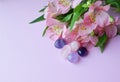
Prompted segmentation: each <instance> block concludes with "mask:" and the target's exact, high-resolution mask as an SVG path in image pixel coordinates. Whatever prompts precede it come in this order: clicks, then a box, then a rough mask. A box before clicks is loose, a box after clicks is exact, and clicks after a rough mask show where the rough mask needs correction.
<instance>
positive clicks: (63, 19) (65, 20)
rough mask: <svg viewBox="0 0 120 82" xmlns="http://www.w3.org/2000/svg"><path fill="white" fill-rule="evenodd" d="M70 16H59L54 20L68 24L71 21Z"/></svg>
mask: <svg viewBox="0 0 120 82" xmlns="http://www.w3.org/2000/svg"><path fill="white" fill-rule="evenodd" d="M71 17H72V14H68V15H66V16H59V17H57V18H56V19H58V20H59V21H61V22H68V21H70V20H71Z"/></svg>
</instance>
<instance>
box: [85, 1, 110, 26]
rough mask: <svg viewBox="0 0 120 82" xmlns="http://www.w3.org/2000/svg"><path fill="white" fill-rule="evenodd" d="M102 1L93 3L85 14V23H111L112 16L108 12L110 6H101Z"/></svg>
mask: <svg viewBox="0 0 120 82" xmlns="http://www.w3.org/2000/svg"><path fill="white" fill-rule="evenodd" d="M101 4H102V1H97V2H95V3H94V4H92V5H91V6H90V8H89V10H88V12H87V13H85V15H84V22H85V24H87V25H89V24H91V23H96V24H97V25H98V26H99V27H104V26H107V25H109V24H110V16H109V14H108V13H107V11H108V10H109V8H110V6H109V5H106V6H101Z"/></svg>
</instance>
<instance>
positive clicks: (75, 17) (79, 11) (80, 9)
mask: <svg viewBox="0 0 120 82" xmlns="http://www.w3.org/2000/svg"><path fill="white" fill-rule="evenodd" d="M87 1H88V0H83V1H82V2H81V3H80V4H79V5H77V6H76V7H75V9H74V10H73V16H72V19H71V23H70V30H72V28H73V26H74V24H75V22H76V21H77V20H78V19H79V18H80V17H82V15H83V14H84V13H85V12H86V11H87V10H88V7H87V6H84V4H86V3H87Z"/></svg>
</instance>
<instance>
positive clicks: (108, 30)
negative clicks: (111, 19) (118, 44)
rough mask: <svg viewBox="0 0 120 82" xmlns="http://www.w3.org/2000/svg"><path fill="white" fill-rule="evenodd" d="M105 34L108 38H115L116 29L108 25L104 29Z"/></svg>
mask: <svg viewBox="0 0 120 82" xmlns="http://www.w3.org/2000/svg"><path fill="white" fill-rule="evenodd" d="M105 31H106V34H107V36H108V37H109V38H112V37H114V36H116V34H117V27H116V26H113V25H111V26H110V25H109V26H107V27H106V28H105Z"/></svg>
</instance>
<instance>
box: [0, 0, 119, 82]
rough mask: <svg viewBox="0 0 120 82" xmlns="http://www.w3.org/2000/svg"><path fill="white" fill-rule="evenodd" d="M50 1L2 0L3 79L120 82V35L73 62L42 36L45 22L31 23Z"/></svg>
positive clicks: (7, 81) (0, 66)
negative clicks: (75, 62) (102, 49)
mask: <svg viewBox="0 0 120 82" xmlns="http://www.w3.org/2000/svg"><path fill="white" fill-rule="evenodd" d="M47 2H48V1H47V0H0V82H120V78H119V77H120V36H117V37H115V38H113V39H112V40H111V41H110V42H109V44H108V46H107V47H106V49H105V52H104V53H103V54H101V53H100V51H99V49H98V48H92V49H91V50H90V53H89V55H88V56H87V57H85V58H81V59H80V63H79V64H77V65H76V64H75V65H74V64H71V63H69V62H68V61H66V60H64V58H62V56H61V55H60V51H59V50H57V49H55V48H54V45H53V42H52V41H50V40H49V39H47V38H42V37H41V33H42V31H43V28H44V27H45V22H42V23H37V24H33V25H30V24H28V22H30V21H31V20H33V19H34V18H35V17H38V16H39V15H40V14H39V13H38V12H37V11H38V10H39V9H40V8H42V7H43V6H45V5H46V4H47Z"/></svg>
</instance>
